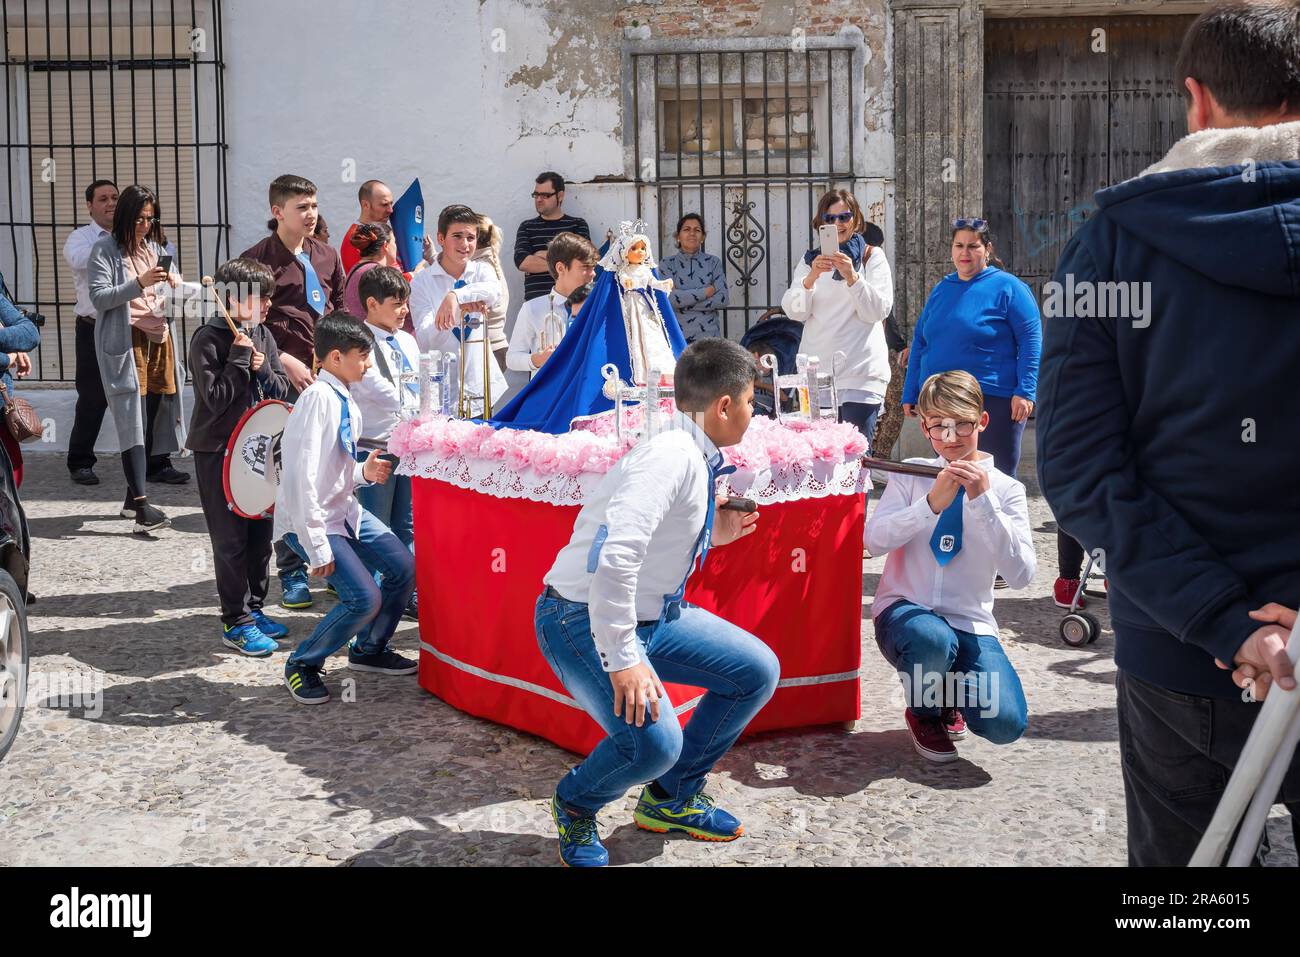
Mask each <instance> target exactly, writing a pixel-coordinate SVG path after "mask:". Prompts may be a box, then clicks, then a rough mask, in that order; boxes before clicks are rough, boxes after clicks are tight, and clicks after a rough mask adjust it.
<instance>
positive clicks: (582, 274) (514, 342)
mask: <svg viewBox="0 0 1300 957" xmlns="http://www.w3.org/2000/svg"><path fill="white" fill-rule="evenodd" d="M599 261H600V253H599V252H597V251H596V247H595V246H593V245H592V244H591V243H590V242H588V241H587V240H585V239H583V238H582V237H581V236H579V235H578V234H577V233H560V234H559V235H558V236H556V237H555V238H554V239H552V240H551V243H550V245H549V246H547V247H546V262H547V265H548V266H549V267H550V270H551V275H552V276H553V277H555V285H554V287H552V289H551V291H550V292H549V293H547V294H546V295H544V296H537V297H536V298H534V299H529V300H528V301H527V302H525V303H524V304H523V306H522V308H520V310H519V315H518V316H516V317H515V329H514V332H512V333H511V334H510V348H509V350H508V351H507V352H506V368H507V369H511V370H513V371H515V372H527V373H528V374H529V376H530V377H531V376H532V375H533V373H535V372H536V371H537V370H538V369H540V368H541V367H542V366H543V365H544V364H545V363H546V360H547V359H549V358H550V357H551V353H552V352H554V351H555V348H556V346H558V345H559V344H560V340H561V339H563V338H564V334H565V333H566V332H568V331H569V323H570V322H571V321H572V316H571V315H570V310H569V303H568V298H569V296H571V295H572V294H573V291H574V290H575V289H578V288H579V287H581V286H585V285H586V284H587V283H589V282H591V279H592V277H593V276H594V275H595V274H596V263H597V262H599Z"/></svg>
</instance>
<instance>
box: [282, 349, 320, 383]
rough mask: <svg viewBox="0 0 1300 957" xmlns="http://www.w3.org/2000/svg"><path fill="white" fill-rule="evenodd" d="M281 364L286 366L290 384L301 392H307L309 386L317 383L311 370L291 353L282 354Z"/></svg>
mask: <svg viewBox="0 0 1300 957" xmlns="http://www.w3.org/2000/svg"><path fill="white" fill-rule="evenodd" d="M280 362H281V363H283V365H284V374H285V375H287V376H288V377H289V382H290V384H292V385H293V387H294V388H295V389H297V390H298V391H299V392H303V391H305V390H306V388H307V386H309V385H311V384H312V383H313V382H315V381H316V377H315V376H314V375H312V374H311V369H309V368H307V366H305V365H303V364H302V362H301V361H300V360H298V359H295V358H294V357H293V356H291V355H289V353H287V352H282V353H280Z"/></svg>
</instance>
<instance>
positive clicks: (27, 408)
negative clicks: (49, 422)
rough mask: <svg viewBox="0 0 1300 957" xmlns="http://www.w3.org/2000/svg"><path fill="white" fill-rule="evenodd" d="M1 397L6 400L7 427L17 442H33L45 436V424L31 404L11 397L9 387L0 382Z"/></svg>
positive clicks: (13, 396) (5, 415) (16, 397)
mask: <svg viewBox="0 0 1300 957" xmlns="http://www.w3.org/2000/svg"><path fill="white" fill-rule="evenodd" d="M0 397H3V399H4V417H5V425H6V426H7V427H8V429H9V434H10V435H12V436H13V437H14V438H15V439H16V440H17V441H19V442H31V441H33V440H35V439H39V438H42V437H43V436H44V435H45V423H43V422H42V421H41V420H40V417H39V416H38V415H37V414H36V410H35V409H33V408H32V404H31V403H30V402H28V401H27V400H26V399H20V398H18V396H15V395H10V393H9V387H8V386H6V385H5V384H4V383H3V382H0Z"/></svg>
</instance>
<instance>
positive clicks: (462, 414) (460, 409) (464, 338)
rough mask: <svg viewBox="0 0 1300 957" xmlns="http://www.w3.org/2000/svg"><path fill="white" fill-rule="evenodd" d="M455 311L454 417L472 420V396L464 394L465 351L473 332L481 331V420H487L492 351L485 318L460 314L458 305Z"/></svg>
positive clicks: (475, 314) (490, 388)
mask: <svg viewBox="0 0 1300 957" xmlns="http://www.w3.org/2000/svg"><path fill="white" fill-rule="evenodd" d="M456 311H457V313H458V314H459V317H460V336H459V339H460V388H459V390H458V393H457V403H456V417H457V418H459V419H472V418H474V396H473V395H472V394H471V395H469V396H466V394H465V351H466V348H467V347H468V345H469V337H470V336H471V335H472V333H473V330H474V329H482V330H483V336H482V339H481V340H480V341H482V343H483V418H484V419H487V418H489V417H490V416H491V415H492V367H491V365H490V363H491V362H492V350H490V349H489V348H488V339H487V316H484V315H480V314H478V313H466V312H461V311H460V305H459V304H457V306H456Z"/></svg>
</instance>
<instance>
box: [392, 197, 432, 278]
mask: <svg viewBox="0 0 1300 957" xmlns="http://www.w3.org/2000/svg"><path fill="white" fill-rule="evenodd" d="M389 225H391V226H392V227H393V235H394V236H395V237H396V238H397V255H398V258H399V259H401V260H402V268H403V269H405V270H406V271H407V272H411V271H412V270H413V269H415V267H416V266H418V265H419V264H420V259H421V258H422V257H423V256H424V194H423V193H422V192H420V180H419V177H416V179H415V181H414V182H413V183H411V185H410V186H408V187H407V188H406V192H405V193H403V194H402V198H401V199H399V200H398V201H397V202H395V203H394V204H393V215H392V218H391V219H390V220H389Z"/></svg>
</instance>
